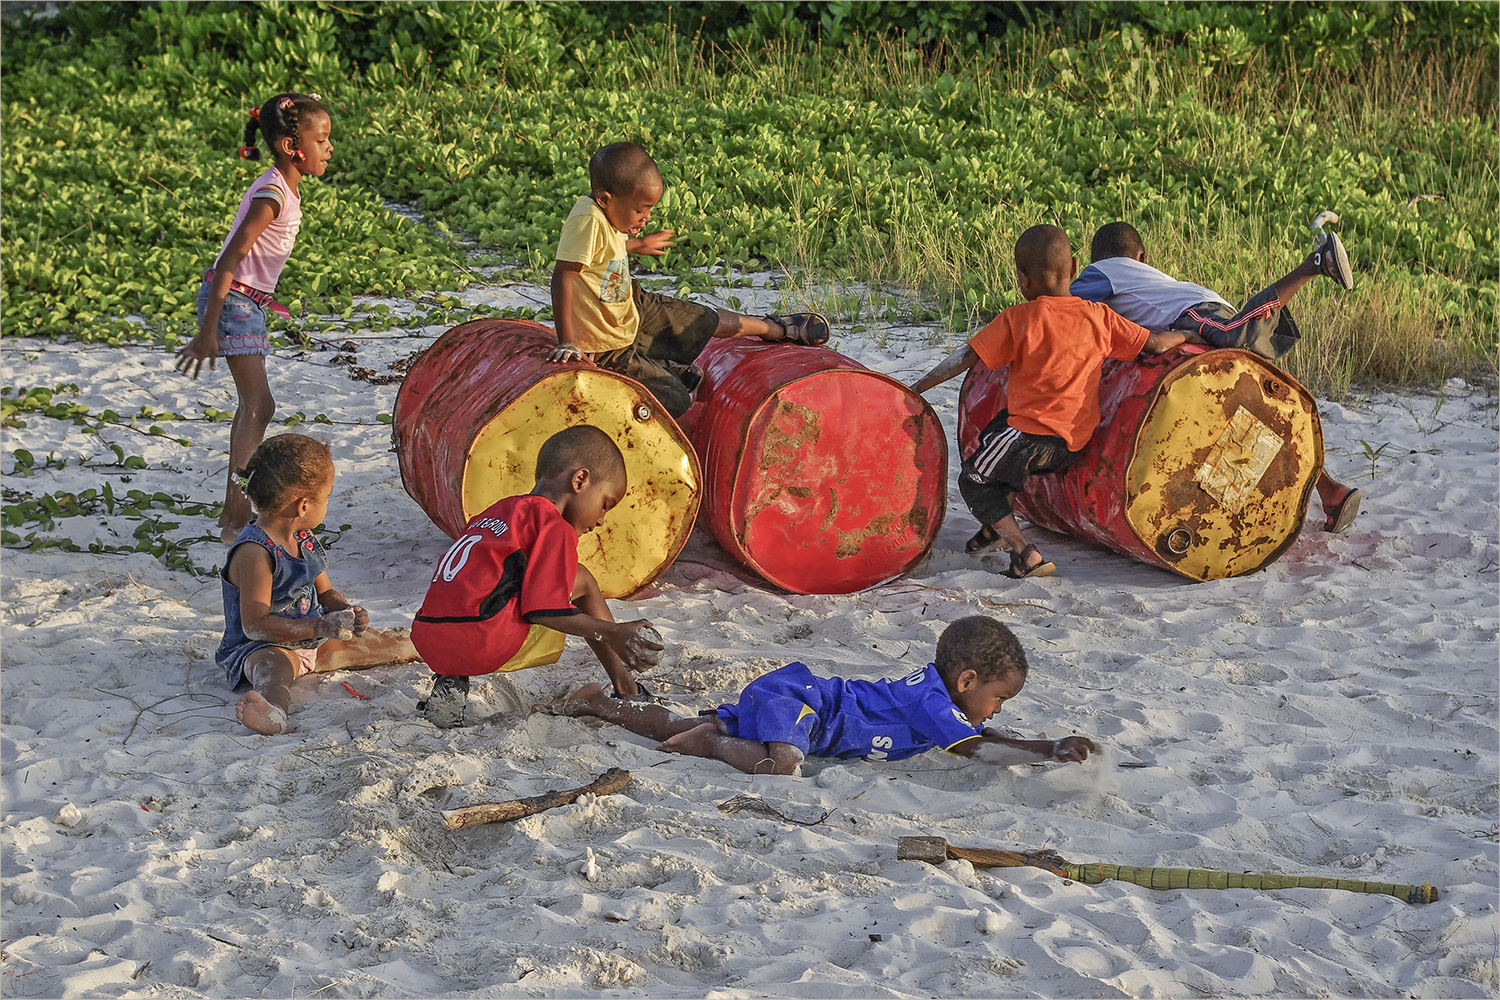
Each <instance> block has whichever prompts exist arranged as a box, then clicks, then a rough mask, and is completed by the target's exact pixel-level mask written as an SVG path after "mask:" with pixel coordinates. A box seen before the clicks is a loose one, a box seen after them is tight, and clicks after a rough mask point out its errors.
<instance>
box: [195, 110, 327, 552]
mask: <svg viewBox="0 0 1500 1000" xmlns="http://www.w3.org/2000/svg"><path fill="white" fill-rule="evenodd" d="M332 127H333V120H332V118H331V117H330V116H329V114H328V109H327V108H326V107H325V106H324V105H323V102H322V99H321V98H320V97H318V95H317V94H277V95H276V96H275V97H273V98H271V99H270V100H269V101H267V102H266V103H265V104H263V105H261V106H260V107H258V108H252V109H251V110H250V120H249V122H248V123H247V124H246V126H245V145H243V146H241V147H240V156H241V157H243V158H244V159H247V160H256V159H259V158H260V150H259V149H257V148H256V147H255V133H256V132H257V131H258V132H260V134H261V135H262V136H263V137H264V138H265V140H266V145H267V146H269V147H270V148H271V156H272V157H273V158H274V160H275V165H274V166H272V167H271V168H270V169H269V170H267V171H266V172H265V173H263V174H261V175H260V176H259V177H257V178H256V179H255V182H254V183H253V184H251V185H250V190H248V191H246V192H245V196H244V197H243V198H241V199H240V208H239V212H238V213H237V214H236V215H235V217H234V225H233V226H232V227H231V228H230V230H229V238H228V239H226V240H225V241H224V246H223V248H222V249H220V251H219V256H218V259H217V260H216V261H215V262H214V266H213V267H211V268H209V269H208V270H207V271H205V272H204V274H203V284H202V286H201V287H200V288H199V289H198V335H197V336H196V337H194V338H193V339H192V340H191V341H189V342H188V344H187V346H185V347H183V348H182V349H181V350H180V351H178V352H177V370H178V371H180V372H182V373H183V374H185V375H191V376H192V377H193V378H195V379H196V378H197V377H198V374H199V372H201V371H202V369H203V362H204V361H207V362H208V367H209V368H213V367H214V366H215V359H216V358H218V357H220V356H221V355H222V356H223V358H224V364H225V365H226V366H227V367H228V368H229V374H230V375H232V376H233V377H234V388H235V392H236V393H237V394H238V395H239V400H238V404H237V406H236V407H235V411H234V423H233V424H232V425H230V433H229V476H228V482H227V485H226V487H225V492H224V513H223V514H221V515H220V516H219V528H220V531H219V534H220V537H222V538H223V539H224V543H225V544H226V545H229V544H232V543H233V542H234V539H235V538H236V537H238V535H239V533H240V529H242V528H244V526H245V524H246V522H247V521H249V520H250V501H249V500H248V499H246V497H245V494H244V493H243V492H241V490H240V488H239V486H238V485H236V483H235V476H236V475H242V474H243V470H244V466H245V463H247V462H249V461H250V456H251V455H253V454H254V453H255V449H256V448H257V447H258V446H259V445H260V442H261V439H262V438H263V437H264V436H265V432H266V425H267V424H268V423H270V422H271V415H272V414H273V413H275V412H276V401H275V400H274V399H272V398H271V386H270V383H269V382H268V381H267V380H266V354H267V353H269V351H270V342H269V339H268V336H267V333H266V313H265V311H266V309H268V308H269V309H272V310H275V311H276V312H277V313H278V314H280V315H281V316H283V317H286V316H288V315H289V314H288V313H287V311H286V307H285V306H283V305H281V304H280V303H279V302H277V301H276V300H275V299H274V298H273V297H272V293H274V292H275V291H276V282H277V280H278V279H280V277H281V269H282V268H283V267H285V266H286V262H287V258H288V257H290V256H291V255H292V247H293V246H294V245H295V244H296V242H297V230H298V229H300V228H301V227H302V195H301V192H300V191H299V190H298V184H299V183H300V182H301V180H302V178H303V177H304V176H306V175H308V174H311V175H312V176H314V177H322V176H323V171H325V170H326V169H328V161H329V159H331V158H332V156H333V143H332V141H330V139H329V135H330V132H331V130H332Z"/></svg>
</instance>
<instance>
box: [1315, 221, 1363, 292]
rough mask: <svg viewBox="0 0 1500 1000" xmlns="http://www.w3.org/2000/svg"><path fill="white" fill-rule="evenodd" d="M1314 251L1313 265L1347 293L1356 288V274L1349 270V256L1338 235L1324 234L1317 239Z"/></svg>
mask: <svg viewBox="0 0 1500 1000" xmlns="http://www.w3.org/2000/svg"><path fill="white" fill-rule="evenodd" d="M1317 241H1318V242H1317V246H1316V247H1315V248H1314V249H1313V263H1314V264H1316V265H1317V266H1318V268H1319V269H1320V270H1321V271H1322V272H1323V273H1324V274H1326V275H1327V276H1328V277H1330V278H1332V279H1333V280H1334V281H1337V282H1338V283H1339V284H1340V285H1341V286H1343V288H1344V290H1345V291H1349V290H1350V289H1352V288H1353V287H1354V272H1353V271H1352V270H1350V268H1349V255H1348V253H1346V252H1345V251H1344V241H1343V240H1341V239H1339V234H1338V233H1322V234H1320V235H1319V236H1318V237H1317Z"/></svg>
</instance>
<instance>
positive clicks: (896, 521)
mask: <svg viewBox="0 0 1500 1000" xmlns="http://www.w3.org/2000/svg"><path fill="white" fill-rule="evenodd" d="M698 364H699V365H700V366H701V367H702V368H703V369H704V373H705V374H704V379H703V382H702V384H701V385H700V386H699V387H698V390H697V392H696V393H695V398H696V399H697V400H698V401H699V402H698V403H697V404H696V405H695V406H694V408H693V410H692V411H690V412H689V413H688V415H687V416H686V417H684V426H685V427H687V428H688V433H689V435H690V436H691V437H692V439H693V442H694V444H695V445H696V446H697V448H698V454H699V457H700V459H701V460H702V462H703V491H704V511H705V517H706V519H707V522H708V527H709V529H710V530H711V531H712V532H713V534H714V537H715V538H716V539H718V541H719V544H720V545H722V546H724V548H725V549H727V550H729V552H730V553H731V554H733V555H734V556H735V557H736V558H738V559H739V560H740V561H741V562H743V563H744V564H745V565H747V566H749V567H750V568H751V569H753V570H755V571H756V572H757V573H759V574H760V575H761V576H763V577H765V578H766V579H767V580H768V581H770V582H771V583H773V584H775V585H776V586H778V587H781V588H783V589H786V590H790V591H793V592H794V593H799V594H845V593H850V592H852V591H856V590H862V589H864V588H866V587H873V586H875V585H877V584H880V583H884V582H885V581H887V580H890V579H893V578H894V577H897V576H900V575H901V574H903V573H905V572H907V571H909V570H910V569H912V568H913V567H915V566H916V565H917V564H918V563H920V562H921V561H922V560H923V559H924V558H926V556H927V553H928V551H929V550H930V549H931V548H932V542H933V539H934V538H936V537H937V532H938V529H939V528H940V527H941V526H942V522H943V513H944V508H945V505H946V502H947V478H948V445H947V441H946V439H945V437H944V434H943V428H942V425H941V423H939V421H938V418H937V414H935V413H934V412H933V411H932V408H931V407H930V406H928V405H927V403H926V402H925V401H924V400H923V399H922V398H921V397H920V396H918V395H916V394H915V393H913V392H912V391H911V390H910V389H908V388H907V387H906V386H904V385H902V384H901V383H900V382H897V381H896V380H895V379H892V378H888V377H886V376H884V375H881V374H879V373H878V372H872V371H870V370H869V369H867V368H865V367H863V366H862V365H860V364H858V363H857V362H854V361H851V360H850V359H848V358H846V357H844V356H843V355H841V354H837V353H835V352H834V351H830V350H826V349H823V348H809V347H792V346H787V345H778V344H766V343H763V342H760V341H746V340H715V341H713V342H712V343H711V344H710V345H709V346H708V348H707V349H706V350H704V352H703V354H702V356H700V357H699V359H698Z"/></svg>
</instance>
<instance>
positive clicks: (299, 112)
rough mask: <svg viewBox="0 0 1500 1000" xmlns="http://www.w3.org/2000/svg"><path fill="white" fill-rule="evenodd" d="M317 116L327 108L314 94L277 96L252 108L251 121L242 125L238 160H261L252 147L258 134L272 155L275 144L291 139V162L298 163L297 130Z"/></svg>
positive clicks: (254, 147) (299, 156)
mask: <svg viewBox="0 0 1500 1000" xmlns="http://www.w3.org/2000/svg"><path fill="white" fill-rule="evenodd" d="M318 113H322V114H325V115H327V114H328V107H327V106H326V105H325V104H324V103H323V99H322V98H321V97H319V96H318V95H317V94H294V93H285V94H277V95H276V96H275V97H273V98H271V99H270V100H269V101H267V102H266V103H264V104H262V105H261V106H260V107H258V108H251V109H250V118H249V120H248V121H246V122H245V138H244V143H245V144H244V145H243V146H241V147H240V158H241V159H244V160H258V159H260V150H259V149H258V148H257V147H256V145H255V134H256V133H257V132H259V133H260V135H261V136H262V137H263V138H264V139H265V140H266V145H267V146H269V147H270V148H271V150H272V151H273V153H274V151H275V149H276V143H277V142H279V141H280V140H282V139H291V140H292V159H293V160H295V161H297V162H301V160H302V150H301V149H300V148H299V146H298V142H299V140H298V134H297V133H298V130H299V129H300V128H301V126H302V123H303V122H305V121H306V120H307V119H308V118H309V117H311V116H313V115H316V114H318ZM330 117H331V116H330Z"/></svg>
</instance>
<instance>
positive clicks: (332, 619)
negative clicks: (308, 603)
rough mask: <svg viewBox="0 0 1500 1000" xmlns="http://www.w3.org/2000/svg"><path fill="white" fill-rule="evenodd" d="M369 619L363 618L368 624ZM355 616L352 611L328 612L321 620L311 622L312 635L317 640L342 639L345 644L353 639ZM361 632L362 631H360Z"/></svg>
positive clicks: (367, 617) (350, 609)
mask: <svg viewBox="0 0 1500 1000" xmlns="http://www.w3.org/2000/svg"><path fill="white" fill-rule="evenodd" d="M369 621H370V618H369V616H368V615H366V616H365V622H366V624H368V623H369ZM354 624H355V614H354V609H352V608H349V609H345V610H343V611H330V612H329V613H328V614H326V615H324V616H323V617H321V618H316V619H314V620H313V635H314V636H316V637H317V638H319V639H343V640H344V641H345V642H347V641H349V640H350V639H353V638H354ZM361 631H363V629H361Z"/></svg>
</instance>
